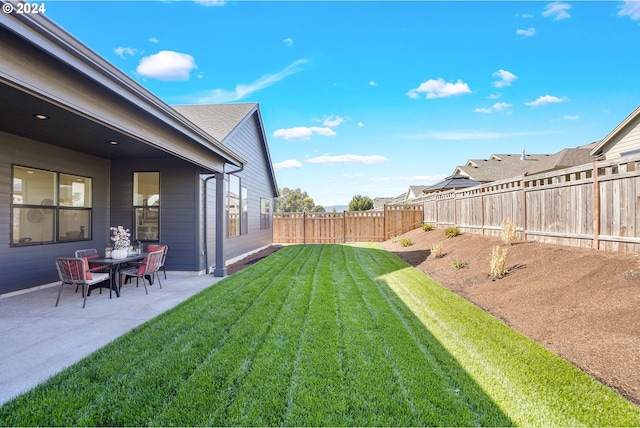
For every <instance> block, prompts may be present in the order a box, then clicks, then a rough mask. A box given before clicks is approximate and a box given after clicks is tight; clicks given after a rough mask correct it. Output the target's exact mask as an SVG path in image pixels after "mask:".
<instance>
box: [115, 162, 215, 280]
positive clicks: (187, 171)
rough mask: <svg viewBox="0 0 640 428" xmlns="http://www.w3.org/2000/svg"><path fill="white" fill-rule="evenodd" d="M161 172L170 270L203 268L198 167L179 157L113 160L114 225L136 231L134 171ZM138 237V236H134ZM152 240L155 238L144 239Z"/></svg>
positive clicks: (163, 225)
mask: <svg viewBox="0 0 640 428" xmlns="http://www.w3.org/2000/svg"><path fill="white" fill-rule="evenodd" d="M134 172H159V173H160V243H162V244H165V245H168V246H169V252H168V253H167V261H166V264H165V267H166V269H167V270H168V271H171V270H175V271H190V272H200V271H202V270H203V269H204V256H203V255H202V254H201V252H202V239H201V224H200V221H199V220H200V216H199V212H200V210H201V198H200V196H199V189H200V186H199V181H200V180H199V177H200V173H201V172H202V171H201V170H200V169H199V168H198V167H196V166H194V165H191V164H189V163H187V162H184V161H182V160H180V159H148V160H140V159H136V160H130V161H113V162H112V170H111V174H112V177H111V179H112V189H111V226H118V225H121V226H124V227H126V228H127V229H131V230H132V231H133V229H134V228H133V226H134V224H133V222H134V221H135V220H134V211H133V174H134ZM132 238H133V239H135V238H136V237H135V236H132ZM143 243H145V244H149V243H152V242H148V243H147V242H143Z"/></svg>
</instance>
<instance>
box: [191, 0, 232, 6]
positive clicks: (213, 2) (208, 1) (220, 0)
mask: <svg viewBox="0 0 640 428" xmlns="http://www.w3.org/2000/svg"><path fill="white" fill-rule="evenodd" d="M196 3H198V4H201V5H203V6H224V5H225V4H226V3H225V1H224V0H196Z"/></svg>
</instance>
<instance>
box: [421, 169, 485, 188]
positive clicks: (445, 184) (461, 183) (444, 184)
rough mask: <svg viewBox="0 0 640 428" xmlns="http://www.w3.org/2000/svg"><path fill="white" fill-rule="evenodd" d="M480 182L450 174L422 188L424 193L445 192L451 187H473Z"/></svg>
mask: <svg viewBox="0 0 640 428" xmlns="http://www.w3.org/2000/svg"><path fill="white" fill-rule="evenodd" d="M480 184H482V183H481V182H479V181H476V180H473V179H471V178H469V177H467V176H465V175H460V174H456V175H450V176H449V177H447V178H445V179H443V180H441V181H439V182H437V183H436V184H434V185H433V186H429V187H427V188H426V189H424V191H423V192H424V193H434V192H445V191H447V190H452V189H462V188H465V187H473V186H478V185H480Z"/></svg>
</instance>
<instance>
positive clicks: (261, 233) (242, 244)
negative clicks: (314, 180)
mask: <svg viewBox="0 0 640 428" xmlns="http://www.w3.org/2000/svg"><path fill="white" fill-rule="evenodd" d="M261 138H262V137H261V133H260V129H259V126H258V121H257V119H256V114H252V115H250V116H248V117H247V118H246V120H244V121H243V122H242V123H241V124H240V126H238V128H237V129H236V130H234V131H233V132H232V133H231V134H230V135H229V136H228V137H227V138H225V140H224V142H223V143H224V144H225V145H226V146H227V147H229V148H230V149H231V150H233V151H235V152H236V153H238V154H240V155H241V156H242V157H243V158H245V159H246V160H247V165H246V166H245V168H244V170H243V171H241V172H239V173H237V174H235V175H236V176H238V177H239V178H240V185H241V186H242V187H246V188H247V192H248V196H249V198H248V204H249V206H248V230H247V233H246V234H245V233H243V234H241V235H239V236H234V237H228V231H227V230H226V229H225V234H226V235H227V237H226V239H225V242H224V245H225V259H226V260H229V259H231V258H234V257H237V256H239V255H242V254H245V253H248V252H250V251H253V250H255V249H258V248H261V247H264V246H266V245H270V244H271V243H272V242H273V225H271V226H270V227H269V228H268V229H263V230H261V229H260V199H261V198H265V199H269V201H271V202H270V204H269V206H270V207H271V209H273V197H272V195H273V189H272V186H271V180H270V178H269V168H268V166H267V164H266V159H267V157H266V156H265V153H264V151H263V145H262V143H261ZM233 169H234V168H229V171H233ZM225 184H226V181H225ZM210 185H211V186H213V190H210V193H211V192H213V193H215V180H211V181H210ZM214 199H215V198H214ZM213 209H214V208H211V210H209V212H210V213H211V212H212V210H213ZM225 221H226V219H225ZM214 243H215V239H214V240H213V241H209V245H208V247H209V249H212V248H214ZM209 259H210V262H211V263H212V261H213V260H214V258H213V255H212V254H210V255H209Z"/></svg>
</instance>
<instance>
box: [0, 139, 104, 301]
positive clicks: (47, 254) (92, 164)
mask: <svg viewBox="0 0 640 428" xmlns="http://www.w3.org/2000/svg"><path fill="white" fill-rule="evenodd" d="M14 164H15V165H20V166H26V167H32V168H38V169H43V170H51V171H56V172H62V173H66V174H73V175H81V176H85V177H90V178H91V179H92V195H93V197H92V205H93V209H92V240H90V241H75V242H65V243H54V244H44V245H34V246H24V247H11V245H10V242H11V208H10V203H11V194H12V182H11V179H12V165H14ZM108 189H109V161H108V160H105V159H101V158H97V157H94V156H90V155H86V154H83V153H78V152H74V151H70V150H65V149H61V148H58V147H55V146H52V145H49V144H43V143H40V142H37V141H33V140H28V139H25V138H21V137H18V136H15V135H11V134H7V133H4V132H0V294H5V293H10V292H13V291H17V290H22V289H25V288H31V287H34V286H38V285H42V284H48V283H51V282H55V281H57V280H58V275H57V273H56V268H55V258H56V257H73V255H74V252H75V250H78V249H81V248H97V249H99V248H101V247H102V248H103V249H104V245H105V242H107V241H108V239H109V235H108V224H109V223H108V218H109V213H108V191H109V190H108Z"/></svg>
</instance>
